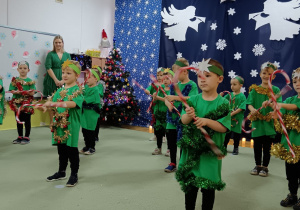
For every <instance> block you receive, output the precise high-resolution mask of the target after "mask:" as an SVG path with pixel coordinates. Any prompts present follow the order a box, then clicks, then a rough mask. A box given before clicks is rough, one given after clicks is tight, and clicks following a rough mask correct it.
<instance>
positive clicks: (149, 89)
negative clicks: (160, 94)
mask: <svg viewBox="0 0 300 210" xmlns="http://www.w3.org/2000/svg"><path fill="white" fill-rule="evenodd" d="M156 87H157V86H156ZM146 90H148V91H149V92H150V94H151V95H153V93H155V92H156V90H155V89H154V87H152V85H149V86H148V87H147V88H146Z"/></svg>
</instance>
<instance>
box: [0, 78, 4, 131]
mask: <svg viewBox="0 0 300 210" xmlns="http://www.w3.org/2000/svg"><path fill="white" fill-rule="evenodd" d="M2 79H3V78H2V77H1V76H0V125H2V123H3V118H4V115H5V103H4V102H5V90H4V87H3V81H2Z"/></svg>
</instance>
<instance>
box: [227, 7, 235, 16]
mask: <svg viewBox="0 0 300 210" xmlns="http://www.w3.org/2000/svg"><path fill="white" fill-rule="evenodd" d="M227 12H228V15H234V14H235V9H233V8H230V9H229V10H228V11H227Z"/></svg>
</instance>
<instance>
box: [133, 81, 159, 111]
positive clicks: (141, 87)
mask: <svg viewBox="0 0 300 210" xmlns="http://www.w3.org/2000/svg"><path fill="white" fill-rule="evenodd" d="M132 83H133V84H135V85H136V86H138V87H139V88H140V89H142V90H143V91H144V92H145V91H146V89H145V88H144V87H143V86H142V85H141V84H140V83H138V82H137V81H136V80H135V79H132ZM151 96H152V95H151ZM153 103H154V102H153V100H152V101H151V103H150V105H149V107H148V109H147V111H146V112H147V113H149V112H150V110H151V107H152V106H153Z"/></svg>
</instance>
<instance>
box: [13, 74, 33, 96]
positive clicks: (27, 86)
mask: <svg viewBox="0 0 300 210" xmlns="http://www.w3.org/2000/svg"><path fill="white" fill-rule="evenodd" d="M16 80H19V81H24V84H22V87H23V90H35V84H30V85H28V82H32V79H30V78H29V77H27V78H26V79H21V78H19V77H17V78H16ZM9 90H18V88H17V86H14V85H13V84H12V83H10V85H9ZM25 97H26V96H23V95H22V94H13V98H16V99H18V98H25Z"/></svg>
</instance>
